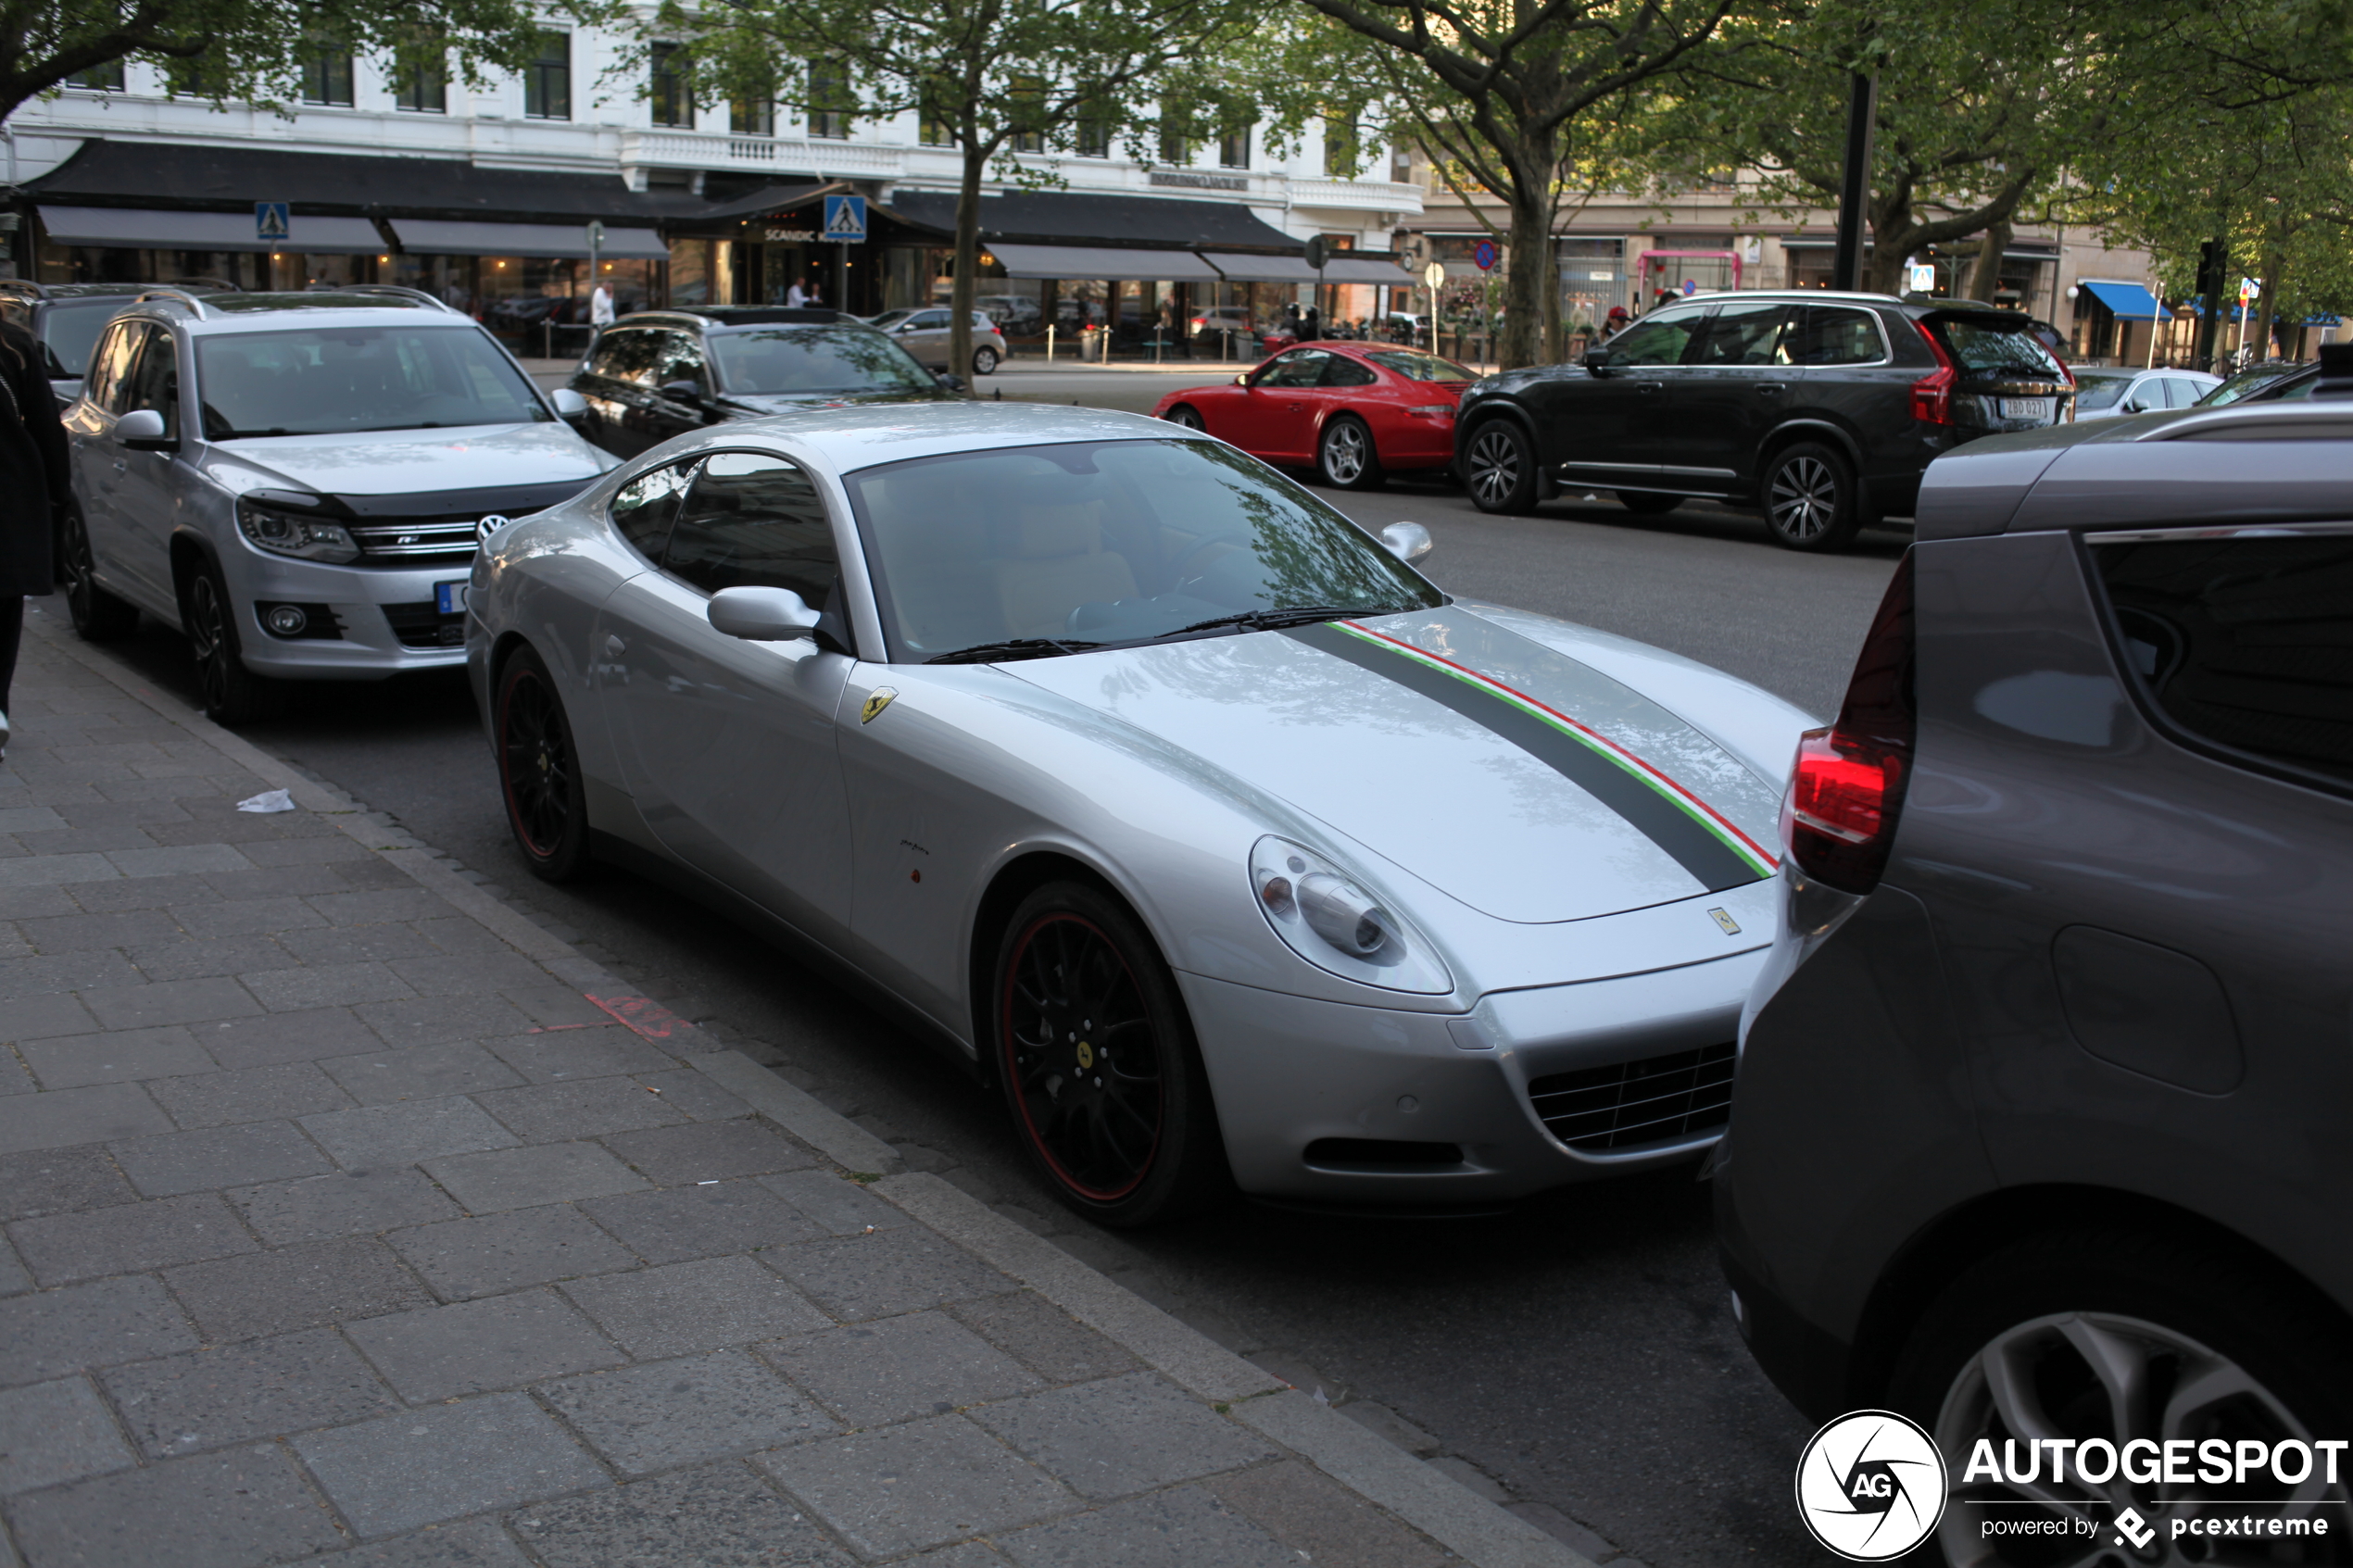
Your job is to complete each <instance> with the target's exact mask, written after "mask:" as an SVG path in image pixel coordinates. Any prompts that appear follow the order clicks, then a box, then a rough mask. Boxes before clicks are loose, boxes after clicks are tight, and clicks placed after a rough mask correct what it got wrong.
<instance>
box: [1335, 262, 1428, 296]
mask: <svg viewBox="0 0 2353 1568" xmlns="http://www.w3.org/2000/svg"><path fill="white" fill-rule="evenodd" d="M1324 282H1327V283H1387V284H1388V285H1389V286H1390V288H1393V289H1399V288H1412V287H1413V286H1414V275H1413V274H1412V273H1411V272H1408V271H1406V270H1405V269H1403V267H1400V266H1399V265H1397V263H1395V262H1394V261H1390V260H1389V259H1388V258H1387V257H1369V256H1335V257H1332V259H1331V262H1330V264H1329V265H1328V266H1327V267H1326V268H1325V269H1324Z"/></svg>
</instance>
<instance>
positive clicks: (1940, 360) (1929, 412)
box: [1912, 321, 1960, 425]
mask: <svg viewBox="0 0 2353 1568" xmlns="http://www.w3.org/2000/svg"><path fill="white" fill-rule="evenodd" d="M1912 324H1913V325H1914V326H1916V327H1918V328H1919V332H1920V337H1921V338H1922V340H1923V341H1925V342H1926V343H1927V344H1928V351H1929V352H1930V353H1931V354H1933V355H1935V356H1936V369H1935V370H1932V371H1931V372H1930V373H1929V374H1927V375H1925V376H1922V377H1921V378H1920V379H1919V380H1918V381H1916V382H1914V383H1912V418H1913V419H1915V420H1919V422H1920V423H1921V424H1924V425H1948V424H1951V423H1952V422H1953V383H1955V382H1957V381H1958V380H1960V372H1959V371H1958V370H1955V369H1953V357H1952V356H1951V355H1949V354H1947V353H1945V352H1944V345H1943V344H1941V343H1939V342H1937V341H1936V334H1935V333H1934V332H1930V331H1929V330H1928V323H1927V322H1925V321H1915V322H1913V323H1912Z"/></svg>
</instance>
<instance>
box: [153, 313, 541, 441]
mask: <svg viewBox="0 0 2353 1568" xmlns="http://www.w3.org/2000/svg"><path fill="white" fill-rule="evenodd" d="M196 395H197V396H198V397H199V398H200V399H201V400H202V402H203V408H204V432H205V439H206V440H208V441H233V440H235V439H237V438H238V437H240V436H253V435H342V434H346V433H351V432H355V431H363V430H449V429H454V428H457V427H460V426H466V425H512V424H530V423H533V422H545V421H547V420H553V419H554V418H555V416H554V415H553V414H551V413H549V412H548V411H547V406H546V405H545V404H543V403H541V402H540V401H539V399H538V397H537V396H536V395H535V394H534V393H533V391H532V386H531V383H530V382H529V381H528V380H526V379H524V376H523V373H522V370H519V369H517V368H516V366H515V362H514V361H513V360H511V359H510V358H507V357H506V356H505V355H504V354H501V353H500V352H499V351H498V345H497V344H496V343H494V342H492V341H491V339H490V336H489V334H488V333H486V332H484V331H483V330H482V329H481V328H480V327H477V326H474V325H472V324H471V323H467V324H462V325H459V326H454V327H443V326H426V325H423V324H422V323H421V324H419V325H417V326H413V327H411V326H407V325H403V326H397V327H312V328H306V329H303V330H301V331H282V332H235V333H227V334H220V335H213V334H207V335H205V336H202V337H199V338H198V339H197V340H196Z"/></svg>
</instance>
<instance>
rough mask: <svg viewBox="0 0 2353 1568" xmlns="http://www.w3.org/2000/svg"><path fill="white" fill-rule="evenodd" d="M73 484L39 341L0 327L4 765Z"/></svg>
mask: <svg viewBox="0 0 2353 1568" xmlns="http://www.w3.org/2000/svg"><path fill="white" fill-rule="evenodd" d="M69 483H70V477H69V472H68V469H67V458H66V430H65V426H64V425H62V424H60V423H58V422H57V398H56V397H55V396H54V395H51V393H50V391H49V380H48V377H47V376H46V375H45V374H44V372H43V370H42V364H41V348H40V345H38V344H36V343H34V342H33V341H32V334H31V333H30V332H26V331H25V330H24V329H23V328H21V327H19V326H16V325H14V324H13V323H9V322H0V758H6V756H7V754H8V706H9V705H8V685H9V683H10V682H12V681H13V680H15V678H16V673H17V643H18V641H19V639H20V638H21V637H22V636H23V635H24V601H25V596H27V595H29V594H30V595H47V594H50V593H53V592H55V591H56V590H55V580H54V571H55V562H54V561H53V560H52V559H51V549H50V546H51V542H52V541H53V540H55V539H56V537H57V523H58V521H59V520H60V519H61V518H62V517H63V516H64V515H65V508H66V497H67V495H68V493H69Z"/></svg>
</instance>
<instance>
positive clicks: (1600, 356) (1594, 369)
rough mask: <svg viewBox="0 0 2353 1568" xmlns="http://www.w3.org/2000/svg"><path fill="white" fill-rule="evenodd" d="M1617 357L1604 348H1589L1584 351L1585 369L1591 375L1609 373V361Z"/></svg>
mask: <svg viewBox="0 0 2353 1568" xmlns="http://www.w3.org/2000/svg"><path fill="white" fill-rule="evenodd" d="M1616 358H1617V355H1615V354H1613V353H1611V352H1610V351H1609V350H1608V349H1606V348H1589V349H1587V350H1586V351H1585V369H1586V371H1587V372H1588V373H1589V374H1592V375H1596V376H1605V375H1607V374H1609V367H1610V362H1611V361H1612V360H1614V359H1616Z"/></svg>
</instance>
